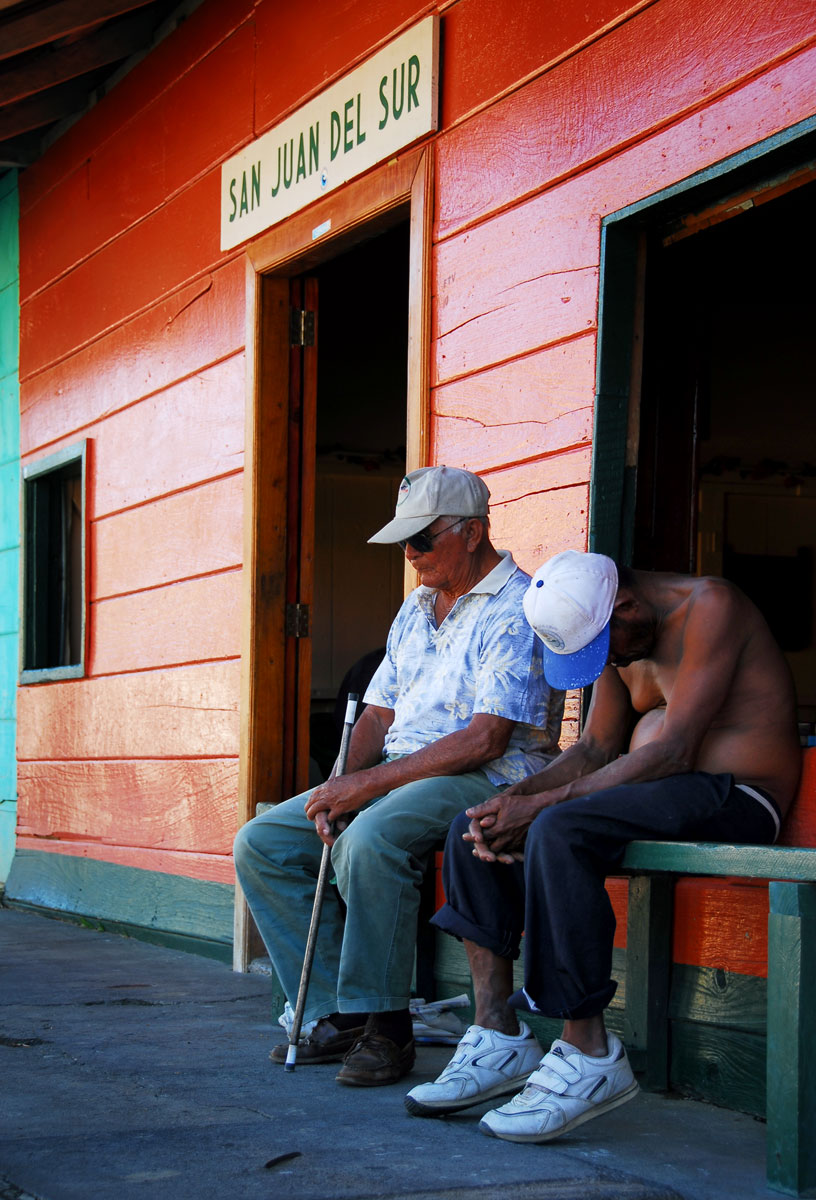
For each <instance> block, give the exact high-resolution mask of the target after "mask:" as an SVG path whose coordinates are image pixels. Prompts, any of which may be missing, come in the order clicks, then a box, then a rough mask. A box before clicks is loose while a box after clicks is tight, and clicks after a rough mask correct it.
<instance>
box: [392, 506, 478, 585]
mask: <svg viewBox="0 0 816 1200" xmlns="http://www.w3.org/2000/svg"><path fill="white" fill-rule="evenodd" d="M466 529H467V519H466V518H464V517H463V518H462V519H461V520H459V521H455V520H454V521H452V520H451V518H450V517H437V518H436V520H435V521H432V522H431V524H430V525H429V526H428V527H427V529H423V531H422V532H423V533H425V534H428V535H429V537H430V538H431V547H430V549H428V550H425V549H423V550H417V549H416V547H415V546H412V545H411V543H410V542H406V544H405V550H404V553H405V557H406V558H407V559H408V562H409V563H410V564H411V566H412V567H413V568H414V570H415V571H416V573H417V575H418V576H419V582H420V583H421V584H423V585H424V586H425V587H429V588H434V589H436V590H439V591H443V592H444V591H449V590H452V589H453V588H454V587H455V585H456V581H457V580H458V579H459V578H461V576H462V575H463V573H465V572H466V571H467V569H468V566H469V558H470V556H469V554H468V551H467V538H466V537H465V536H464V534H465V532H466ZM420 540H421V539H420Z"/></svg>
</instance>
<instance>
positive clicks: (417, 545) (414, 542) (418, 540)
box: [397, 517, 465, 554]
mask: <svg viewBox="0 0 816 1200" xmlns="http://www.w3.org/2000/svg"><path fill="white" fill-rule="evenodd" d="M464 520H465V518H464V517H460V518H459V520H458V521H454V522H453V524H452V525H446V526H445V528H444V529H439V530H437V532H436V533H428V529H430V525H429V526H428V528H427V529H420V531H419V533H412V534H411V536H410V537H409V538H405V539H404V541H401V542H397V545H398V546H399V548H400V550H402V552H403V554H404V553H405V547H406V546H410V547H411V548H412V549H413V550H416V551H417V553H418V554H428V553H430V551H431V550H433V544H434V542H435V541H436V539H437V538H438V537H441V536H442V534H443V533H447V532H448V530H449V529H453V528H454V526H455V525H461V523H462V521H464Z"/></svg>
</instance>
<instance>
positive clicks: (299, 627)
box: [286, 604, 309, 638]
mask: <svg viewBox="0 0 816 1200" xmlns="http://www.w3.org/2000/svg"><path fill="white" fill-rule="evenodd" d="M286 636H287V637H295V638H303V637H308V636H309V605H308V604H287V605H286Z"/></svg>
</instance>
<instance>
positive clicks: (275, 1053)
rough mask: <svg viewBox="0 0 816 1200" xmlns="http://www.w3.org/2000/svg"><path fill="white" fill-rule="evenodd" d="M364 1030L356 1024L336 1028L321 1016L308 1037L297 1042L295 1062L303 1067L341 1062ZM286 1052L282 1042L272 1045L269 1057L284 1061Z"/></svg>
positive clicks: (274, 1060)
mask: <svg viewBox="0 0 816 1200" xmlns="http://www.w3.org/2000/svg"><path fill="white" fill-rule="evenodd" d="M364 1031H365V1026H364V1025H357V1026H355V1027H354V1028H353V1029H338V1028H337V1026H336V1025H333V1024H332V1022H331V1021H330V1020H329V1018H328V1017H322V1018H321V1019H320V1020H319V1021H318V1022H317V1024H316V1025H315V1027H314V1029H313V1030H312V1032H311V1033H310V1034H309V1035H308V1037H305V1038H302V1039H301V1041H299V1042H298V1048H297V1055H296V1058H295V1063H296V1065H297V1066H298V1067H300V1066H304V1067H305V1066H309V1065H310V1064H311V1063H325V1062H342V1061H343V1059H344V1058H345V1056H346V1054H347V1053H348V1052H349V1050H351V1049H352V1047H353V1046H354V1043H355V1042H357V1041H359V1039H360V1037H361V1036H362V1034H363V1033H364ZM288 1052H289V1043H288V1042H283V1043H282V1044H281V1045H278V1046H275V1047H273V1049H272V1050H271V1051H270V1054H269V1057H270V1058H271V1059H272V1062H276V1063H285V1062H286V1055H287V1053H288Z"/></svg>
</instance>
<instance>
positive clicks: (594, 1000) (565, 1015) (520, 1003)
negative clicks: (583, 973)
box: [507, 979, 618, 1021]
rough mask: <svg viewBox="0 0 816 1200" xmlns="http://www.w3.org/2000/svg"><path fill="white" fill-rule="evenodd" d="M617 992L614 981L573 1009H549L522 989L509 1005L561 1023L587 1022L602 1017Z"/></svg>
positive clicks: (514, 995)
mask: <svg viewBox="0 0 816 1200" xmlns="http://www.w3.org/2000/svg"><path fill="white" fill-rule="evenodd" d="M617 990H618V985H617V983H615V981H614V979H613V980H612V981H611V982H610V984H609V987H607V988H604V989H603V991H601V992H596V993H595V994H594V995H593V996H588V997H587V998H586V999H585V1000H582V1001H581V1002H580V1004H577V1005H575V1006H574V1007H572V1008H549V1007H542V1006H540V1005H539V1004H538V1003H537V1001H536V1000H534V999H533V997H532V996H529V995H528V994H527V991H526V990H525V989H524V988H520V989H519V991H517V992H513V995H512V996H511V997H510V999H509V1000H508V1001H507V1003H508V1004H509V1005H510V1007H511V1008H515V1009H518V1010H519V1011H520V1012H529V1013H538V1014H539V1015H540V1016H542V1017H556V1018H558V1019H559V1020H561V1021H585V1020H587V1018H589V1017H597V1016H600V1014H601V1013H602V1012H603V1011H604V1009H605V1008H607V1007H608V1006H609V1003H610V1001H611V1000H612V997H613V996H614V995H615V992H616V991H617Z"/></svg>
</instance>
